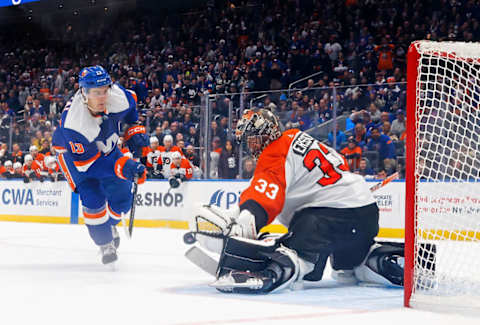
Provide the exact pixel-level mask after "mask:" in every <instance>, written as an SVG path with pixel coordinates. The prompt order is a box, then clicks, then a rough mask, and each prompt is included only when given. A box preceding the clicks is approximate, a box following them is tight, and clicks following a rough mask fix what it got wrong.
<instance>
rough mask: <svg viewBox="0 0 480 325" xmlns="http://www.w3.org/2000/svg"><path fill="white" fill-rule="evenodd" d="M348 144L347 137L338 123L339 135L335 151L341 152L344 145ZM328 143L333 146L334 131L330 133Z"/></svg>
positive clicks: (337, 135) (337, 134)
mask: <svg viewBox="0 0 480 325" xmlns="http://www.w3.org/2000/svg"><path fill="white" fill-rule="evenodd" d="M345 142H347V136H346V135H345V133H344V132H343V131H342V130H341V129H340V125H338V123H337V133H336V147H335V150H337V151H340V150H341V148H342V145H344V144H345ZM328 143H329V144H330V145H331V146H333V130H332V131H330V132H328Z"/></svg>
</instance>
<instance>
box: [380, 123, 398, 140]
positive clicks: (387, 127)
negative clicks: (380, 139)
mask: <svg viewBox="0 0 480 325" xmlns="http://www.w3.org/2000/svg"><path fill="white" fill-rule="evenodd" d="M382 134H385V135H387V136H389V137H390V139H392V140H393V141H396V140H398V138H397V137H396V136H395V135H393V134H392V130H391V124H390V122H388V121H385V122H383V124H382Z"/></svg>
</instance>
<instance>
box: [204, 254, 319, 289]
mask: <svg viewBox="0 0 480 325" xmlns="http://www.w3.org/2000/svg"><path fill="white" fill-rule="evenodd" d="M265 255H266V256H268V261H267V262H266V267H265V268H264V269H263V270H261V271H251V270H230V271H228V272H226V273H224V274H223V275H222V276H220V277H219V278H218V279H217V281H215V282H214V283H213V284H212V286H213V287H215V288H216V289H217V290H219V291H221V292H232V293H250V294H263V293H269V292H273V291H280V290H282V289H285V288H287V287H289V286H292V285H293V284H294V283H295V281H296V280H298V279H299V278H301V276H300V274H305V272H301V269H302V267H301V261H300V259H299V258H298V256H297V254H296V252H295V251H294V250H291V249H289V248H287V247H284V246H281V247H279V248H277V249H276V250H275V251H274V252H272V253H265ZM309 264H310V268H309V269H308V271H311V270H312V269H313V264H311V263H309ZM258 265H259V264H254V266H256V267H258ZM224 271H226V269H224ZM308 271H307V272H308Z"/></svg>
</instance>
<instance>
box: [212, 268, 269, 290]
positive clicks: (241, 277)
mask: <svg viewBox="0 0 480 325" xmlns="http://www.w3.org/2000/svg"><path fill="white" fill-rule="evenodd" d="M273 283H274V280H273V278H272V277H268V276H266V275H263V274H262V272H255V273H253V272H248V271H230V272H228V273H227V274H225V275H223V276H221V277H219V278H218V279H217V280H216V281H215V282H213V283H212V284H211V285H210V286H212V287H214V288H216V289H217V290H218V291H220V292H225V293H266V292H268V291H270V288H271V287H272V285H273Z"/></svg>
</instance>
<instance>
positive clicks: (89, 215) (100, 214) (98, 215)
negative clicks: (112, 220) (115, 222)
mask: <svg viewBox="0 0 480 325" xmlns="http://www.w3.org/2000/svg"><path fill="white" fill-rule="evenodd" d="M105 214H107V209H103V211H100V212H97V213H88V212H86V211H85V210H84V211H83V216H84V217H85V218H88V219H98V218H102V217H103V216H105Z"/></svg>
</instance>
